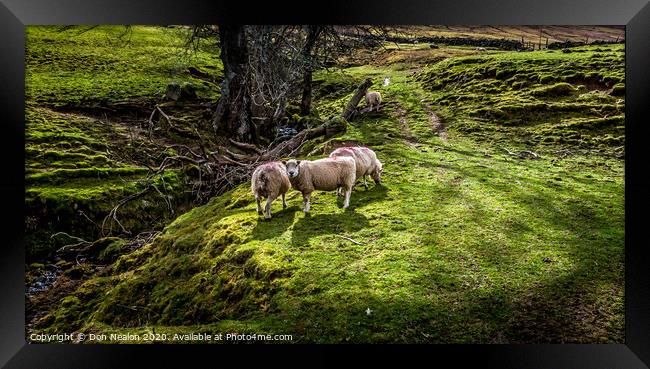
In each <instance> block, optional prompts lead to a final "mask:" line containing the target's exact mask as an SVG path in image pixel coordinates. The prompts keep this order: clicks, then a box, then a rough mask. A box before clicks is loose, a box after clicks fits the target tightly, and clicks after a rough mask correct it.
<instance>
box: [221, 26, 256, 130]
mask: <svg viewBox="0 0 650 369" xmlns="http://www.w3.org/2000/svg"><path fill="white" fill-rule="evenodd" d="M219 40H220V44H221V61H222V62H223V69H224V79H223V82H222V84H221V97H220V98H219V102H218V103H217V108H216V110H215V112H214V115H213V118H212V126H213V128H214V130H215V132H217V133H221V134H226V135H228V136H231V137H235V138H236V139H237V140H239V141H243V142H255V141H257V135H256V134H255V127H254V125H253V122H252V120H251V116H252V114H251V100H252V99H251V95H250V89H249V76H248V73H247V68H246V65H247V63H248V48H247V43H246V29H245V26H241V25H236V26H232V25H221V26H219Z"/></svg>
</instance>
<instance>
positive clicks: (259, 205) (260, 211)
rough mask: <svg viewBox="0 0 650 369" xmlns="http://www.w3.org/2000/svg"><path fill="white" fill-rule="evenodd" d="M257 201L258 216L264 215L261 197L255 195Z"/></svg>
mask: <svg viewBox="0 0 650 369" xmlns="http://www.w3.org/2000/svg"><path fill="white" fill-rule="evenodd" d="M255 201H257V214H259V215H262V204H260V197H259V196H258V195H255Z"/></svg>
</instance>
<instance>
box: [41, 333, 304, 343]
mask: <svg viewBox="0 0 650 369" xmlns="http://www.w3.org/2000/svg"><path fill="white" fill-rule="evenodd" d="M29 339H30V340H31V341H32V342H81V341H95V342H102V341H106V342H120V341H121V342H135V341H168V342H174V341H178V342H184V341H196V342H206V341H216V342H219V341H291V340H293V336H292V335H290V334H242V333H226V334H224V333H218V334H211V333H186V334H178V333H175V334H165V333H144V334H133V333H124V334H118V333H111V334H98V333H88V334H84V333H59V334H46V333H32V334H31V335H30V336H29Z"/></svg>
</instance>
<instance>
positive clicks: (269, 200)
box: [264, 196, 273, 219]
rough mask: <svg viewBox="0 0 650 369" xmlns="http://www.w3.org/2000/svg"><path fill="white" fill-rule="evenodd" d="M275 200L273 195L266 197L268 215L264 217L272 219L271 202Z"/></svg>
mask: <svg viewBox="0 0 650 369" xmlns="http://www.w3.org/2000/svg"><path fill="white" fill-rule="evenodd" d="M272 202H273V198H272V197H271V196H269V197H267V198H266V207H265V208H264V210H265V212H266V215H265V216H264V218H266V219H271V203H272Z"/></svg>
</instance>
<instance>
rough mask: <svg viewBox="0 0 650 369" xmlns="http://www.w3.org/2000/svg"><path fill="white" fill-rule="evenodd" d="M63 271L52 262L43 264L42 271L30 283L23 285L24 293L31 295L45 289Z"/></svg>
mask: <svg viewBox="0 0 650 369" xmlns="http://www.w3.org/2000/svg"><path fill="white" fill-rule="evenodd" d="M62 273H63V270H61V268H59V267H58V266H56V265H54V264H49V263H48V264H45V267H44V270H43V272H42V273H41V274H40V275H39V276H38V277H36V278H35V279H34V280H33V281H32V282H31V283H30V284H27V285H25V294H26V295H27V296H33V295H35V294H37V293H40V292H43V291H46V290H47V289H48V288H50V287H51V286H52V285H53V284H54V282H56V280H57V279H58V278H59V276H60V275H61V274H62Z"/></svg>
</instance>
